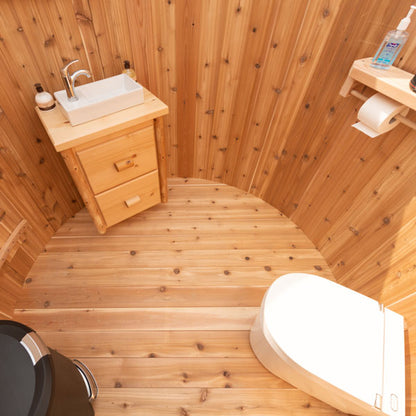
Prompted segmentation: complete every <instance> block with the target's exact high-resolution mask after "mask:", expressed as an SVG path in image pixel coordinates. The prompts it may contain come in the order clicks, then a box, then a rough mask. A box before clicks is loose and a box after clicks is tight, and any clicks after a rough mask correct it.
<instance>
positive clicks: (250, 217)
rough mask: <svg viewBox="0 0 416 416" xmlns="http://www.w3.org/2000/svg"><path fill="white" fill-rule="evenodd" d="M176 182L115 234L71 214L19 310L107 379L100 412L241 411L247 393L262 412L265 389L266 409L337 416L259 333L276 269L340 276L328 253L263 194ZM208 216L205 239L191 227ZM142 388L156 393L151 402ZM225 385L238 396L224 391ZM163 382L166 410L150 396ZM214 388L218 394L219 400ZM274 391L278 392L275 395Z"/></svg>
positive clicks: (103, 381)
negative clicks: (303, 388) (259, 343)
mask: <svg viewBox="0 0 416 416" xmlns="http://www.w3.org/2000/svg"><path fill="white" fill-rule="evenodd" d="M169 188H170V189H172V194H174V197H173V198H169V201H168V202H167V203H166V204H162V205H160V206H158V207H154V208H152V209H150V210H148V211H147V212H146V213H145V215H146V221H145V224H147V228H146V230H145V229H144V228H141V227H140V224H142V222H143V221H142V219H141V216H142V214H140V215H137V216H135V217H133V218H131V219H130V220H129V226H128V227H127V228H126V227H125V226H122V224H119V225H116V226H115V232H114V233H113V234H112V235H111V236H109V235H107V234H106V235H97V232H96V230H95V228H93V227H88V226H87V222H88V221H89V222H91V223H92V219H91V218H90V217H89V216H88V215H86V214H85V212H84V211H81V212H79V213H78V214H77V215H76V216H75V217H74V218H72V219H71V220H70V221H68V223H67V225H68V227H67V228H66V231H63V230H62V229H61V231H60V233H59V235H56V236H54V237H53V238H52V239H51V241H50V243H49V244H48V245H47V248H46V251H45V252H44V253H42V255H41V256H39V257H38V259H37V261H36V264H35V265H34V267H33V269H32V270H31V272H30V274H29V277H28V278H27V279H26V284H25V288H24V289H23V294H22V296H21V297H20V300H19V304H18V307H17V309H16V310H15V316H16V319H18V320H19V321H22V322H24V323H26V324H28V325H29V326H31V327H33V328H36V331H37V332H38V333H39V334H40V335H41V337H42V338H43V340H44V341H45V342H46V343H47V344H48V345H49V346H50V347H51V348H52V347H53V348H56V349H57V350H58V351H60V352H61V353H63V354H65V355H67V356H69V357H76V358H78V359H80V360H82V362H85V363H86V364H87V365H88V367H89V368H90V369H91V370H92V372H93V373H94V375H95V377H96V378H97V381H98V384H99V386H100V392H101V393H100V395H99V399H98V400H97V402H96V404H95V406H96V410H97V412H98V414H106V412H116V411H117V408H118V406H119V403H129V404H126V406H123V409H127V410H123V412H124V411H130V410H131V411H132V412H134V411H136V410H137V409H140V411H144V412H146V414H147V410H146V409H147V407H148V406H150V407H152V409H154V410H151V411H150V414H151V413H152V412H153V411H159V412H160V413H162V414H165V413H166V412H168V414H169V413H170V412H174V411H175V412H176V414H177V411H178V410H177V409H178V408H184V409H185V407H186V408H187V409H188V411H192V412H194V411H195V412H202V413H204V412H208V414H209V413H211V414H212V413H216V412H218V409H224V412H225V414H227V413H229V414H233V412H237V413H238V414H241V412H242V411H243V410H241V409H234V408H233V407H232V406H235V405H237V404H239V403H240V401H242V402H241V404H239V405H240V406H243V407H244V408H245V406H247V409H248V410H247V411H248V412H249V413H250V412H258V406H259V404H258V403H260V401H259V399H260V398H262V399H263V402H262V403H263V404H262V405H261V406H260V408H261V409H262V410H261V411H262V412H263V410H264V411H265V412H266V414H267V413H270V414H271V412H272V410H273V409H274V412H275V413H276V412H279V413H280V412H281V407H282V403H285V405H284V406H287V410H284V412H291V413H292V414H293V413H296V412H297V411H299V412H300V410H301V409H304V410H305V409H306V410H305V411H307V412H309V413H310V414H321V413H322V412H323V413H324V414H325V413H328V414H335V413H334V412H335V410H333V409H331V408H329V407H328V406H326V405H324V404H322V403H320V402H319V401H316V400H315V399H312V398H310V397H308V396H307V395H304V394H303V393H300V392H298V391H297V390H296V389H294V388H293V386H291V385H289V384H287V383H286V382H284V381H283V380H281V379H279V378H278V377H275V376H274V375H273V374H271V373H270V372H268V371H267V370H266V369H265V368H264V367H263V366H262V365H261V364H260V362H259V361H258V360H257V359H256V358H255V356H254V354H253V352H252V350H251V348H250V343H249V330H250V328H251V326H252V323H253V320H254V318H255V316H256V315H257V313H258V310H259V306H260V304H261V302H262V299H263V296H264V293H265V291H266V290H267V288H268V287H269V286H270V284H271V283H272V282H273V281H274V280H275V279H276V277H277V276H279V275H280V274H282V273H286V272H288V271H295V270H297V271H299V270H304V271H307V272H319V273H320V274H323V275H326V276H328V278H332V276H331V273H330V271H329V268H328V267H327V266H326V264H325V262H324V260H323V259H322V257H321V256H320V255H319V253H318V251H317V250H316V249H315V248H314V247H313V245H312V244H311V242H310V241H308V239H307V238H306V237H305V236H304V235H303V234H302V232H300V230H298V229H297V228H296V227H295V226H294V225H293V224H292V223H291V222H290V221H288V219H287V218H285V217H284V216H283V215H281V214H280V212H278V211H277V210H276V209H274V208H272V207H270V206H269V205H267V204H266V203H265V202H263V201H262V200H260V199H258V198H255V197H254V196H253V195H249V194H246V193H245V192H243V191H239V190H237V189H235V188H232V187H229V186H226V185H216V184H213V183H212V182H207V181H202V180H179V179H176V180H169ZM190 188H192V189H190ZM187 201H190V202H187ZM239 202H240V204H239ZM165 217H166V218H169V224H168V225H169V227H167V226H166V224H165V223H164V220H163V218H165ZM211 217H212V218H216V220H217V222H214V221H212V220H210V219H209V218H211ZM265 219H266V220H268V223H269V224H274V226H273V229H272V232H271V231H270V230H269V229H268V227H257V228H255V227H254V226H257V224H259V221H261V220H265ZM77 224H78V226H76V225H77ZM202 224H203V225H204V230H203V233H202V234H201V235H200V238H198V239H196V240H195V238H194V235H191V236H187V234H186V233H185V234H184V232H183V230H184V229H186V228H189V227H190V229H192V230H193V228H194V227H195V228H196V229H197V230H199V229H200V228H201V225H202ZM218 224H221V230H222V231H221V238H218V235H219V232H218ZM62 228H63V227H62ZM82 229H83V233H82V235H79V232H80V230H82ZM87 230H90V232H88V231H87ZM127 230H129V233H125V231H127ZM247 230H250V231H247ZM193 232H196V231H195V230H193ZM198 233H199V231H198ZM197 237H198V235H197ZM176 241H177V243H176ZM196 242H197V243H196ZM190 243H193V244H194V245H196V244H198V248H196V247H192V244H190ZM175 244H179V246H177V248H176V249H175V248H174V247H175ZM181 244H182V245H181ZM187 244H190V245H187ZM150 248H152V250H150ZM60 259H62V261H61V260H60ZM97 259H99V261H97ZM144 389H146V391H149V395H148V398H147V399H143V400H142V399H141V398H140V394H141V392H143V391H144ZM177 389H185V390H186V391H188V392H189V393H188V396H189V397H187V398H186V399H185V398H184V397H185V393H186V392H185V391H182V390H181V394H179V395H178V394H177V393H175V391H177ZM106 390H108V391H110V390H111V391H112V396H110V395H108V396H106V395H105V394H103V391H106ZM223 390H230V391H236V392H237V395H234V396H233V397H234V398H233V399H231V396H230V397H229V398H228V399H225V398H222V399H221V397H222V395H221V393H218V392H220V391H223ZM162 391H163V392H164V393H163V394H164V397H165V399H163V400H164V409H163V410H162V409H161V408H160V407H159V405H157V404H152V403H154V400H155V398H156V397H157V395H158V393H161V392H162ZM197 391H198V392H199V393H198V394H199V396H198V397H199V399H198V400H202V401H200V402H198V403H207V404H206V405H203V406H202V407H201V408H199V407H198V406H199V405H196V406H194V405H192V406H191V405H190V403H191V402H192V400H193V399H191V397H192V395H193V394H194V392H197ZM270 391H273V393H275V395H273V396H271V395H270ZM201 392H202V393H201ZM211 392H216V394H217V393H218V399H216V400H214V401H213V404H212V406H213V407H212V408H211V407H209V406H211V405H209V406H208V403H210V400H211ZM284 392H286V393H287V394H286V401H283V397H284ZM294 392H297V393H294ZM276 394H277V395H278V397H279V399H278V400H275V399H271V397H276ZM282 394H283V395H282ZM297 394H298V395H299V396H297ZM201 395H202V396H201ZM239 395H240V396H239ZM201 397H202V399H201ZM149 398H150V399H149ZM189 400H191V402H190V401H189ZM220 403H223V404H220ZM256 403H257V404H256ZM279 403H280V404H279ZM311 403H313V405H312V404H311ZM207 406H208V407H207ZM251 406H256V409H254V408H253V409H251ZM175 409H176V410H175ZM215 409H217V410H215ZM250 409H251V410H250ZM296 409H298V410H296ZM222 411H223V410H221V412H222ZM244 413H246V410H244ZM179 414H184V413H183V412H182V413H181V411H180V413H179ZM257 414H258V413H257Z"/></svg>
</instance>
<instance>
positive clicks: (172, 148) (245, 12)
mask: <svg viewBox="0 0 416 416" xmlns="http://www.w3.org/2000/svg"><path fill="white" fill-rule="evenodd" d="M412 3H413V2H412V1H411V0H406V1H400V2H393V1H388V0H343V1H341V0H290V1H289V0H280V1H278V0H274V1H271V0H227V1H223V0H142V1H139V0H123V1H121V0H120V1H110V0H73V1H72V2H71V1H69V0H66V1H65V0H57V1H46V0H31V1H24V2H23V1H18V0H15V1H11V0H1V1H0V54H1V57H0V58H1V59H0V73H1V77H0V107H1V109H2V111H1V112H0V138H1V147H0V169H1V175H0V179H1V180H0V191H1V204H2V205H1V209H2V211H1V213H0V214H1V215H0V222H1V225H2V227H3V228H2V230H1V231H2V232H1V233H0V237H1V239H2V240H1V241H2V242H4V241H6V240H7V238H8V236H9V235H10V234H11V233H12V232H13V228H14V227H16V226H17V224H18V223H19V222H20V221H21V220H23V219H24V220H26V221H27V223H28V227H27V229H26V230H25V235H24V237H22V238H21V240H20V244H19V246H18V248H17V249H15V250H14V251H13V254H14V256H13V258H12V259H10V258H9V259H8V262H6V263H5V266H3V268H2V275H1V279H2V280H1V282H2V292H1V294H0V301H1V305H2V307H1V308H0V310H1V311H3V312H4V313H6V314H10V313H11V311H12V309H13V298H14V297H15V296H18V289H19V285H20V284H21V282H22V280H23V278H24V275H25V273H26V271H27V270H28V268H29V267H30V264H31V262H32V261H33V259H35V258H36V256H37V254H38V253H39V252H40V250H41V249H42V247H43V246H44V245H45V243H46V241H48V239H49V238H50V236H51V235H52V234H53V232H54V231H55V230H56V229H57V228H59V226H60V225H61V224H62V223H63V222H64V221H65V220H66V219H67V218H68V217H69V216H70V215H72V214H73V213H74V212H76V211H77V210H78V209H79V208H80V206H81V202H80V198H79V195H78V193H77V191H76V190H75V189H74V186H73V184H72V181H71V180H70V178H69V176H68V174H67V173H66V170H65V167H64V165H63V163H62V161H61V159H60V157H59V156H58V155H56V154H55V152H54V150H53V148H52V146H51V145H50V144H49V142H48V140H47V137H46V135H45V133H44V131H43V129H42V127H41V125H40V123H39V121H38V120H37V117H36V115H35V112H34V110H33V87H32V86H33V84H34V83H35V82H42V83H43V85H44V86H45V87H46V88H47V89H48V90H49V91H55V90H57V89H62V83H61V80H60V77H59V68H60V67H62V66H63V64H64V63H65V62H67V61H68V60H69V59H75V58H78V59H80V61H81V63H80V66H79V67H78V68H80V67H84V68H89V69H90V70H91V71H92V73H93V75H94V78H95V79H100V78H102V77H107V76H111V75H115V74H117V73H119V72H120V71H121V69H122V61H123V60H124V59H129V60H130V61H132V63H133V66H134V68H135V70H136V73H137V76H138V80H139V82H141V83H142V84H143V85H144V86H146V87H148V88H149V89H150V90H151V91H152V92H153V93H155V94H157V95H158V96H159V97H160V98H161V99H162V100H164V101H165V102H166V103H167V104H168V105H169V108H170V114H169V116H167V117H166V118H165V127H166V136H167V149H168V155H169V158H168V164H169V174H170V175H172V176H193V177H201V178H206V179H213V180H216V181H219V182H224V183H227V184H231V185H234V186H237V187H238V188H241V189H245V190H248V191H250V192H252V193H254V194H255V195H258V196H260V197H261V198H263V199H264V200H266V201H267V202H270V203H271V204H272V205H274V206H276V207H277V208H279V209H280V210H282V211H283V212H284V213H285V214H286V215H287V216H288V217H289V218H291V219H292V220H293V221H294V222H296V223H297V224H298V225H299V226H300V227H301V228H302V230H303V231H304V232H305V233H306V235H307V236H308V237H309V238H311V240H312V241H313V242H314V243H315V244H316V246H317V247H318V248H319V250H320V251H321V253H322V254H323V255H324V257H325V258H326V260H327V261H328V263H329V265H330V266H331V268H332V270H333V272H334V275H335V277H336V279H337V280H338V281H339V282H340V283H342V284H345V285H347V286H349V287H351V288H353V289H356V290H358V291H360V292H362V293H364V294H367V295H369V296H372V297H373V298H376V299H378V300H380V301H382V302H384V303H385V304H386V305H391V306H392V308H393V309H395V310H397V311H398V312H401V313H403V314H405V316H406V318H407V323H408V327H409V331H408V333H409V336H408V344H409V345H410V350H409V351H410V353H412V354H413V355H415V354H416V307H415V306H414V305H415V301H416V290H415V286H416V265H415V260H414V259H415V254H416V248H415V247H416V246H415V244H414V242H415V240H416V230H415V223H416V200H415V198H414V192H415V191H414V190H415V185H416V180H415V179H416V141H415V139H416V133H415V132H414V131H411V130H410V129H408V128H407V127H404V126H399V127H398V128H396V129H395V130H393V131H392V132H390V133H388V134H385V135H383V136H382V137H381V138H379V139H375V140H371V139H369V138H367V137H365V136H363V135H362V134H361V133H359V132H357V131H355V130H353V129H352V128H350V125H351V124H352V123H353V122H355V119H356V112H357V110H358V108H359V106H360V105H361V103H360V102H358V100H357V99H355V98H353V97H349V98H346V99H344V98H342V97H340V96H339V95H338V91H339V89H340V87H341V85H342V83H343V81H344V79H345V77H346V75H347V73H348V69H349V67H350V65H351V63H352V62H353V61H354V59H357V58H361V57H366V56H371V55H372V54H374V52H375V51H376V49H377V47H378V44H379V43H380V41H381V40H382V38H383V36H384V34H385V33H386V32H387V31H388V30H389V29H391V28H393V27H395V25H397V23H398V22H399V20H400V19H401V18H402V17H403V16H404V15H405V14H406V13H407V10H408V7H409V5H410V4H412ZM409 29H410V32H411V36H410V38H409V41H408V43H407V45H406V46H405V48H404V49H403V51H402V53H401V55H400V59H399V60H398V61H397V62H396V64H398V65H399V66H401V67H403V68H404V69H406V70H408V71H409V72H416V54H415V50H416V23H415V22H413V23H412V25H411V26H410V27H409ZM365 92H366V93H367V94H369V93H370V92H369V91H365ZM411 117H412V118H413V119H414V118H415V117H414V114H413V115H411ZM409 368H411V370H410V371H411V372H412V373H413V374H415V378H416V363H415V360H412V362H411V363H410V366H409ZM411 391H412V392H411ZM408 394H409V397H413V399H414V400H413V401H412V403H413V411H414V412H415V413H414V414H416V409H415V407H416V405H415V401H416V381H414V382H413V385H412V386H411V388H409V392H408Z"/></svg>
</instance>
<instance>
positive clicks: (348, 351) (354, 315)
mask: <svg viewBox="0 0 416 416" xmlns="http://www.w3.org/2000/svg"><path fill="white" fill-rule="evenodd" d="M264 325H265V327H266V329H267V330H268V332H269V333H270V335H271V338H272V339H273V341H274V342H275V343H276V344H277V345H278V347H279V348H280V349H281V350H282V351H283V352H284V353H285V354H286V355H287V356H288V357H289V358H290V359H291V360H293V361H294V362H295V363H296V364H298V365H300V366H301V367H303V368H304V369H305V370H307V371H308V372H310V373H312V374H315V375H316V376H318V377H319V378H321V379H323V380H326V381H327V382H329V383H330V384H332V385H333V386H336V387H338V388H339V389H341V390H343V391H345V392H348V393H349V394H351V395H353V396H355V397H357V398H359V399H360V400H362V401H364V402H366V403H369V404H373V403H374V398H375V395H376V393H380V392H381V391H382V380H383V377H382V374H383V325H384V314H383V312H381V311H380V308H379V304H378V302H376V301H375V300H373V299H370V298H368V297H366V296H363V295H361V294H359V293H357V292H354V291H352V290H350V289H347V288H345V287H343V286H341V285H339V284H337V283H334V282H332V281H330V280H327V279H324V278H320V277H318V276H314V275H304V274H290V275H285V276H282V277H280V278H279V279H277V280H276V281H275V282H274V283H273V285H272V286H271V287H270V288H269V291H268V292H267V295H266V299H265V305H264ZM358 375H359V376H358Z"/></svg>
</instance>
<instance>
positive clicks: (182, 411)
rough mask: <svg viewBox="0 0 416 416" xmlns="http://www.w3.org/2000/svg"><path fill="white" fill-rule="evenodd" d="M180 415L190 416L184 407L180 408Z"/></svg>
mask: <svg viewBox="0 0 416 416" xmlns="http://www.w3.org/2000/svg"><path fill="white" fill-rule="evenodd" d="M180 413H181V416H189V413H188V411H187V410H186V409H185V408H184V407H181V408H180Z"/></svg>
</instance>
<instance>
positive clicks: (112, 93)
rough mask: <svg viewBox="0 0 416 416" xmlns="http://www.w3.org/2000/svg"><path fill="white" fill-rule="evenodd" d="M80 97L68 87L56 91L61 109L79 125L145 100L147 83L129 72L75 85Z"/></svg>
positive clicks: (72, 122)
mask: <svg viewBox="0 0 416 416" xmlns="http://www.w3.org/2000/svg"><path fill="white" fill-rule="evenodd" d="M74 91H75V94H76V95H77V97H78V100H77V101H68V98H67V94H66V91H65V90H61V91H57V92H55V93H54V95H55V98H56V100H57V101H58V103H59V104H60V107H61V110H62V111H63V113H64V114H65V116H66V118H67V119H68V120H69V121H70V123H71V124H72V125H73V126H75V125H77V124H81V123H85V122H87V121H91V120H94V119H97V118H100V117H103V116H106V115H108V114H112V113H115V112H117V111H120V110H124V109H125V108H128V107H132V106H135V105H138V104H142V103H143V102H144V95H143V87H142V86H141V85H140V84H138V83H137V82H135V81H134V80H133V79H131V78H130V77H129V76H127V75H126V74H120V75H116V76H114V77H110V78H105V79H102V80H100V81H95V82H90V83H88V84H85V85H81V86H79V87H75V89H74Z"/></svg>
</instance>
